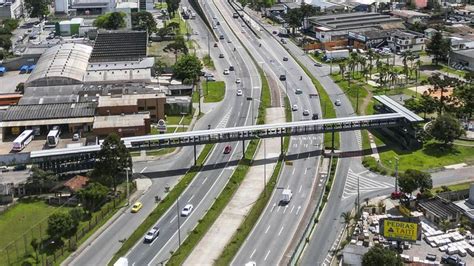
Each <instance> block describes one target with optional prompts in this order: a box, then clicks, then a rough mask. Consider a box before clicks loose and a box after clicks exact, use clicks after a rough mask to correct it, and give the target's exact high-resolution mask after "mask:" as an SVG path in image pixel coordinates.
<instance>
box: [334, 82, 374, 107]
mask: <svg viewBox="0 0 474 266" xmlns="http://www.w3.org/2000/svg"><path fill="white" fill-rule="evenodd" d="M355 77H358V76H357V75H356V76H355ZM333 80H334V82H336V84H338V85H339V87H340V88H341V89H342V90H343V91H344V93H345V94H346V96H348V97H349V100H350V102H351V104H352V107H353V108H354V110H355V109H356V103H357V100H358V102H359V110H358V113H359V114H360V113H361V112H360V107H361V106H362V103H363V102H364V98H365V97H367V95H368V93H367V90H366V89H365V86H364V83H365V81H364V80H363V79H362V78H361V77H359V79H358V80H352V81H351V86H350V87H349V82H347V79H343V78H342V75H341V74H333ZM361 83H362V84H361ZM357 96H358V98H357Z"/></svg>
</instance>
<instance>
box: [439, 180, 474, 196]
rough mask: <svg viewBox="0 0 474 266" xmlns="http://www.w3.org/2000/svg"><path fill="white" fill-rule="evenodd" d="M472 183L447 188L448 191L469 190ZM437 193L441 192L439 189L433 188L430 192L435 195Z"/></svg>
mask: <svg viewBox="0 0 474 266" xmlns="http://www.w3.org/2000/svg"><path fill="white" fill-rule="evenodd" d="M472 183H473V182H465V183H459V184H454V185H450V186H447V187H448V188H449V190H450V191H458V190H464V189H469V188H470V187H471V184H472ZM438 191H442V189H441V187H435V188H432V189H431V192H432V193H433V194H437V193H438Z"/></svg>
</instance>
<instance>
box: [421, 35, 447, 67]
mask: <svg viewBox="0 0 474 266" xmlns="http://www.w3.org/2000/svg"><path fill="white" fill-rule="evenodd" d="M450 51H451V41H450V39H444V38H443V35H442V34H441V31H437V32H436V33H435V34H434V35H433V37H432V38H431V40H430V41H429V43H428V44H427V45H426V52H427V53H428V54H429V55H432V56H433V57H434V62H435V64H436V65H438V63H439V61H442V60H446V59H447V57H448V54H449V52H450Z"/></svg>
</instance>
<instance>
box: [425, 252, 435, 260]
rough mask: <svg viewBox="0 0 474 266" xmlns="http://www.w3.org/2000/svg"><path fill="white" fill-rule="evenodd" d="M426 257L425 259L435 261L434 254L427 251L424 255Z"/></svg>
mask: <svg viewBox="0 0 474 266" xmlns="http://www.w3.org/2000/svg"><path fill="white" fill-rule="evenodd" d="M426 259H427V260H430V261H436V254H430V253H428V254H427V255H426Z"/></svg>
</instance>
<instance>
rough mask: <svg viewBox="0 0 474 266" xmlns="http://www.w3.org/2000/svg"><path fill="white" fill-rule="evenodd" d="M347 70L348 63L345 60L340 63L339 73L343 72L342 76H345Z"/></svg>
mask: <svg viewBox="0 0 474 266" xmlns="http://www.w3.org/2000/svg"><path fill="white" fill-rule="evenodd" d="M345 72H346V63H344V62H341V63H339V73H340V74H341V76H342V78H344V73H345Z"/></svg>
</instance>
